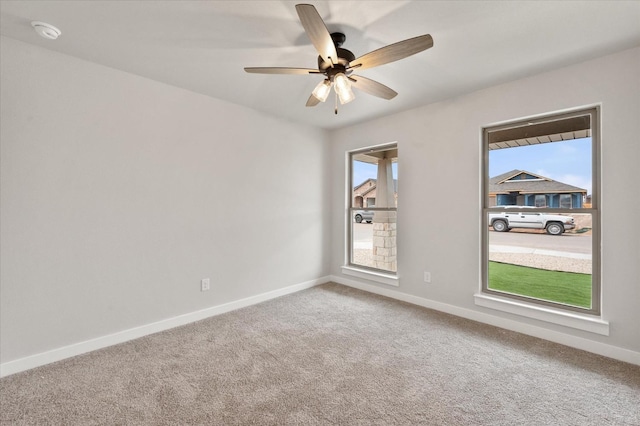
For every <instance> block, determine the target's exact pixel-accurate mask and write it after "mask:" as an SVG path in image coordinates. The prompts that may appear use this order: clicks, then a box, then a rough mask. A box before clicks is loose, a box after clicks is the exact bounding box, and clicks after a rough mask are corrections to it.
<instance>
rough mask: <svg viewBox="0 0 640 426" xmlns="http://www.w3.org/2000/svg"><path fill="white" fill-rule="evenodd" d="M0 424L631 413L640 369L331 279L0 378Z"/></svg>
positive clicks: (598, 420)
mask: <svg viewBox="0 0 640 426" xmlns="http://www.w3.org/2000/svg"><path fill="white" fill-rule="evenodd" d="M0 385H1V388H0V392H1V393H0V403H1V405H0V422H1V423H2V424H55V425H77V424H80V425H90V424H119V425H125V424H126V425H129V424H153V425H162V424H172V425H183V424H213V425H237V424H278V425H283V424H312V425H316V424H317V425H320V424H321V425H324V424H328V425H333V424H335V425H371V424H378V425H395V424H401V425H413V424H426V425H640V367H638V366H634V365H631V364H625V363H622V362H618V361H614V360H611V359H608V358H604V357H601V356H597V355H593V354H590V353H586V352H582V351H579V350H575V349H571V348H568V347H565V346H561V345H558V344H554V343H551V342H547V341H544V340H540V339H536V338H532V337H527V336H524V335H521V334H518V333H513V332H509V331H505V330H501V329H498V328H494V327H490V326H487V325H483V324H479V323H475V322H472V321H468V320H464V319H461V318H457V317H454V316H450V315H446V314H442V313H438V312H435V311H431V310H428V309H424V308H420V307H416V306H412V305H409V304H405V303H402V302H398V301H395V300H391V299H387V298H383V297H380V296H376V295H371V294H368V293H364V292H361V291H358V290H354V289H351V288H347V287H343V286H340V285H337V284H326V285H322V286H319V287H314V288H312V289H309V290H305V291H302V292H299V293H296V294H292V295H289V296H285V297H281V298H278V299H275V300H272V301H269V302H265V303H262V304H260V305H256V306H252V307H249V308H245V309H241V310H238V311H234V312H231V313H228V314H224V315H220V316H217V317H213V318H210V319H207V320H204V321H200V322H197V323H194V324H190V325H187V326H183V327H179V328H176V329H173V330H169V331H166V332H162V333H158V334H155V335H152V336H148V337H145V338H141V339H138V340H135V341H132V342H128V343H124V344H121V345H117V346H113V347H110V348H106V349H103V350H99V351H95V352H92V353H89V354H86V355H83V356H78V357H75V358H72V359H68V360H65V361H61V362H58V363H55V364H51V365H48V366H44V367H41V368H37V369H33V370H30V371H27V372H23V373H19V374H15V375H13V376H9V377H5V378H3V379H2V380H0Z"/></svg>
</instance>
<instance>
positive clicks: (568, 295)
mask: <svg viewBox="0 0 640 426" xmlns="http://www.w3.org/2000/svg"><path fill="white" fill-rule="evenodd" d="M489 289H491V290H498V291H504V292H507V293H513V294H519V295H522V296H529V297H535V298H536V299H543V300H549V301H552V302H559V303H564V304H567V305H572V306H579V307H581V308H590V307H591V274H576V273H572V272H558V271H547V270H544V269H536V268H528V267H525V266H517V265H511V264H508V263H498V262H489Z"/></svg>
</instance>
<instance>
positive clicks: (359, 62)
mask: <svg viewBox="0 0 640 426" xmlns="http://www.w3.org/2000/svg"><path fill="white" fill-rule="evenodd" d="M296 11H297V12H298V17H299V18H300V22H301V23H302V26H303V27H304V30H305V31H306V33H307V35H308V36H309V38H310V39H311V43H312V44H313V45H314V47H315V48H316V50H317V51H318V53H319V54H320V55H319V56H318V69H314V68H287V67H246V68H245V69H244V70H245V71H246V72H248V73H258V74H322V75H324V76H325V79H324V80H323V81H321V82H320V83H319V84H318V85H317V86H316V88H315V89H313V92H312V93H311V96H309V99H308V100H307V106H308V107H312V106H316V105H318V104H319V103H320V102H324V101H326V100H327V97H328V96H329V93H330V92H331V87H333V88H334V90H335V92H336V107H335V113H336V114H337V113H338V102H337V100H338V99H339V100H340V104H346V103H348V102H351V101H352V100H353V99H355V95H354V94H353V90H351V88H352V87H355V88H356V89H359V90H362V91H363V92H366V93H369V94H370V95H373V96H377V97H380V98H383V99H393V98H394V97H395V96H396V95H397V94H398V93H397V92H395V91H394V90H392V89H390V88H389V87H387V86H385V85H384V84H381V83H378V82H377V81H374V80H371V79H368V78H365V77H362V76H356V75H354V74H353V72H354V71H359V70H364V69H367V68H372V67H377V66H378V65H383V64H387V63H389V62H394V61H397V60H399V59H403V58H406V57H408V56H411V55H414V54H416V53H418V52H422V51H423V50H426V49H428V48H430V47H432V46H433V38H431V36H430V35H429V34H425V35H421V36H418V37H414V38H410V39H407V40H404V41H400V42H397V43H394V44H390V45H388V46H385V47H381V48H380V49H377V50H374V51H373V52H369V53H367V54H365V55H362V56H360V57H358V58H356V57H355V55H354V54H353V53H351V52H350V51H349V50H347V49H343V48H342V44H343V43H344V42H345V40H346V36H345V35H344V34H343V33H340V32H335V33H329V31H328V30H327V27H326V26H325V24H324V21H323V20H322V18H321V17H320V14H319V13H318V11H317V10H316V8H315V7H314V6H313V5H310V4H298V5H296Z"/></svg>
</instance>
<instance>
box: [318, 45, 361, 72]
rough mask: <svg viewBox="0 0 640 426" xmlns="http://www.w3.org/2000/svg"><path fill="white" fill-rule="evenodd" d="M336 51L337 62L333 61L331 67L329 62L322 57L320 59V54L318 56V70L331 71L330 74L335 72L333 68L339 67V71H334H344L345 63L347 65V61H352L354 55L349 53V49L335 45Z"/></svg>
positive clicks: (354, 57)
mask: <svg viewBox="0 0 640 426" xmlns="http://www.w3.org/2000/svg"><path fill="white" fill-rule="evenodd" d="M336 52H337V53H338V60H337V63H336V62H334V64H333V67H332V66H331V65H332V64H331V62H327V61H325V60H324V59H322V56H318V70H319V71H321V72H331V74H335V73H334V72H333V70H334V69H336V68H339V69H341V71H336V73H337V72H345V69H346V67H347V65H349V62H351V61H353V60H354V59H356V56H355V55H354V54H353V53H351V51H350V50H347V49H343V48H341V47H337V48H336Z"/></svg>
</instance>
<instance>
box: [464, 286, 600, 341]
mask: <svg viewBox="0 0 640 426" xmlns="http://www.w3.org/2000/svg"><path fill="white" fill-rule="evenodd" d="M474 298H475V304H476V305H477V306H482V307H485V308H489V309H495V310H497V311H502V312H508V313H510V314H515V315H520V316H523V317H527V318H533V319H536V320H540V321H545V322H549V323H553V324H558V325H563V326H565V327H571V328H575V329H578V330H583V331H588V332H591V333H596V334H601V335H603V336H608V335H609V323H608V322H607V321H604V320H602V319H601V318H597V317H592V316H588V315H581V314H579V313H574V312H565V311H560V310H558V309H553V308H548V307H544V306H536V305H532V304H528V303H525V302H520V301H516V300H510V299H505V298H501V297H498V296H493V295H491V296H490V295H486V294H475V295H474Z"/></svg>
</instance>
